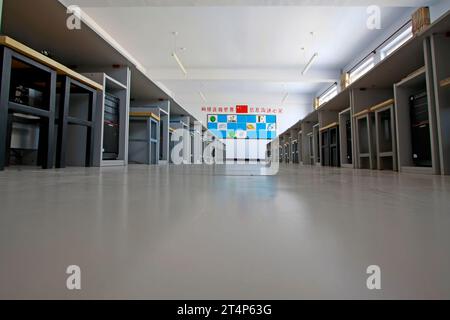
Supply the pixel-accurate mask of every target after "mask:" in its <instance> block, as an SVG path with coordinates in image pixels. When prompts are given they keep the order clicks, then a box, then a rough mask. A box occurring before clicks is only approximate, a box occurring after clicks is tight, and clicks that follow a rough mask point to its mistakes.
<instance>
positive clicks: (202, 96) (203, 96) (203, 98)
mask: <svg viewBox="0 0 450 320" xmlns="http://www.w3.org/2000/svg"><path fill="white" fill-rule="evenodd" d="M198 94H199V95H200V97H201V98H202V100H203V102H205V103H207V102H208V100H206V97H205V95H204V94H203V92H201V91H199V92H198Z"/></svg>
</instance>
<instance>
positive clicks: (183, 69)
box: [172, 31, 187, 76]
mask: <svg viewBox="0 0 450 320" xmlns="http://www.w3.org/2000/svg"><path fill="white" fill-rule="evenodd" d="M172 34H173V42H174V46H173V51H172V57H173V58H174V59H175V61H176V62H177V64H178V66H179V67H180V69H181V71H182V72H183V73H184V75H185V76H187V70H186V68H185V67H184V65H183V63H182V62H181V59H180V57H178V55H177V50H178V48H177V36H178V32H177V31H174V32H172ZM180 50H181V51H184V50H186V48H180Z"/></svg>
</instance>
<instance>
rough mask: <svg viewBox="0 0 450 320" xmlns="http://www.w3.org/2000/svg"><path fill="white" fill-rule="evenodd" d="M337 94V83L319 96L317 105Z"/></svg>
mask: <svg viewBox="0 0 450 320" xmlns="http://www.w3.org/2000/svg"><path fill="white" fill-rule="evenodd" d="M337 94H338V88H337V83H335V84H334V85H333V86H331V87H330V88H328V89H327V91H325V92H324V93H322V95H321V96H320V97H319V106H321V105H322V104H324V103H325V102H328V101H330V100H331V99H333V98H334V97H335V96H337Z"/></svg>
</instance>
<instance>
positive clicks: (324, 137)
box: [320, 122, 340, 167]
mask: <svg viewBox="0 0 450 320" xmlns="http://www.w3.org/2000/svg"><path fill="white" fill-rule="evenodd" d="M320 139H321V159H322V161H321V164H322V166H328V167H339V165H340V159H339V158H340V150H339V123H337V122H333V123H331V124H329V125H327V126H325V127H323V128H321V129H320Z"/></svg>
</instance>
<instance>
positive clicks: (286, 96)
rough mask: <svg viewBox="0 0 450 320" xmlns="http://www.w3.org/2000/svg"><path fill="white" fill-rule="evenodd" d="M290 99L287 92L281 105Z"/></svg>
mask: <svg viewBox="0 0 450 320" xmlns="http://www.w3.org/2000/svg"><path fill="white" fill-rule="evenodd" d="M288 97H289V92H286V94H285V95H284V97H283V99H281V104H284V103H285V102H286V100H287V98H288Z"/></svg>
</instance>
